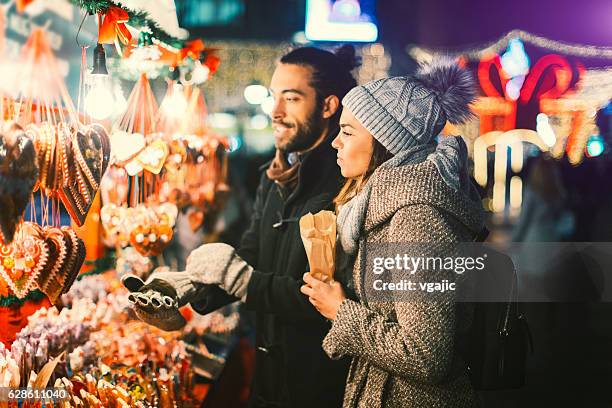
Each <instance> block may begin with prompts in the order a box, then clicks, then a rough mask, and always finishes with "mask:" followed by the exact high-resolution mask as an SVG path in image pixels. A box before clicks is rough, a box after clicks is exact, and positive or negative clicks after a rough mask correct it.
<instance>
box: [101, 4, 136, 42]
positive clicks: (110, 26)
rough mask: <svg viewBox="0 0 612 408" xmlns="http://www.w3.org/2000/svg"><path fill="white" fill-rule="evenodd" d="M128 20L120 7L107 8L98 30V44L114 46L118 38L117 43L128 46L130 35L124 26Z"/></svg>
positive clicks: (125, 12)
mask: <svg viewBox="0 0 612 408" xmlns="http://www.w3.org/2000/svg"><path fill="white" fill-rule="evenodd" d="M129 20H130V17H129V15H128V13H127V11H125V10H123V9H122V8H121V7H115V6H111V7H109V8H108V11H107V12H106V14H104V20H103V21H102V23H101V24H100V29H99V30H98V42H99V43H100V44H114V43H115V40H116V39H117V37H119V41H121V42H122V43H123V44H125V45H127V44H129V43H130V40H131V39H132V34H130V30H128V28H127V27H126V25H125V23H127V22H128V21H129Z"/></svg>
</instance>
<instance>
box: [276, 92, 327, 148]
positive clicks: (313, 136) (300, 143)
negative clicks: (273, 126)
mask: <svg viewBox="0 0 612 408" xmlns="http://www.w3.org/2000/svg"><path fill="white" fill-rule="evenodd" d="M322 112H323V108H322V106H320V105H319V104H317V106H316V107H315V110H314V111H313V112H312V114H310V116H308V118H307V119H306V121H305V122H304V123H297V124H296V125H295V127H296V132H295V135H294V136H293V138H292V139H291V140H290V141H289V142H288V143H287V144H286V145H285V146H282V147H279V150H283V151H285V152H287V153H292V152H302V151H305V150H308V149H310V148H311V147H312V146H313V145H314V144H315V143H316V142H317V141H318V140H319V139H320V138H321V136H322V135H321V134H322V133H323V130H324V128H325V123H324V121H323V118H322V117H321V113H322ZM281 123H282V122H281Z"/></svg>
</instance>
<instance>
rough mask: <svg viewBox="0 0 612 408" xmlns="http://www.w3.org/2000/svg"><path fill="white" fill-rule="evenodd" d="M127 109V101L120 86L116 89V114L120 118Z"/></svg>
mask: <svg viewBox="0 0 612 408" xmlns="http://www.w3.org/2000/svg"><path fill="white" fill-rule="evenodd" d="M126 109H127V101H126V100H125V96H124V95H123V91H122V90H121V87H120V86H116V87H115V108H114V112H113V113H114V114H115V115H116V116H119V115H121V114H123V112H125V110H126Z"/></svg>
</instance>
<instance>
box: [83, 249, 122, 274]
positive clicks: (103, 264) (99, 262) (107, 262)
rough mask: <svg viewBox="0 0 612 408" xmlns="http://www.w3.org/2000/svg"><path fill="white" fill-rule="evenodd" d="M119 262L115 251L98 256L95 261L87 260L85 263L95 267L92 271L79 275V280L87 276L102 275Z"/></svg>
mask: <svg viewBox="0 0 612 408" xmlns="http://www.w3.org/2000/svg"><path fill="white" fill-rule="evenodd" d="M116 264H117V257H116V255H115V252H114V251H113V252H111V253H110V254H109V255H107V256H105V257H103V258H98V259H96V260H93V261H85V265H87V266H93V269H92V270H90V271H87V272H85V273H82V274H80V275H79V276H78V277H77V280H81V279H83V278H84V277H86V276H92V275H100V274H102V273H104V272H107V271H109V270H111V269H113V268H114V267H115V265H116Z"/></svg>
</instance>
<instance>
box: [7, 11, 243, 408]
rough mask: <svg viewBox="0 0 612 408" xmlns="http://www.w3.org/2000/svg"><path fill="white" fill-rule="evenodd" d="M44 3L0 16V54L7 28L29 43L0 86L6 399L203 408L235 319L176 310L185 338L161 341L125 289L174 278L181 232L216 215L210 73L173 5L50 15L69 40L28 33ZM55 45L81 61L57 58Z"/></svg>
mask: <svg viewBox="0 0 612 408" xmlns="http://www.w3.org/2000/svg"><path fill="white" fill-rule="evenodd" d="M41 3H43V2H42V1H41V2H39V1H29V2H17V4H13V3H12V2H10V3H6V4H3V5H0V33H1V35H0V50H3V51H4V50H5V47H4V45H5V44H9V45H10V47H9V51H10V50H14V47H15V43H16V40H14V39H9V37H7V36H5V35H4V34H5V32H6V30H7V24H6V22H7V21H9V22H11V23H12V22H13V21H27V22H28V27H29V28H30V29H29V30H27V31H28V32H27V33H26V32H24V33H23V34H24V38H25V37H27V39H26V40H25V41H24V42H23V44H20V49H19V52H18V58H9V57H7V55H6V54H2V55H0V69H1V70H2V72H3V74H6V75H9V76H7V78H8V77H10V78H14V80H12V81H4V80H3V82H2V86H1V87H0V112H1V113H2V117H0V121H1V123H0V202H1V203H2V208H3V211H2V214H1V216H0V258H1V264H0V327H2V332H1V333H0V340H1V342H0V388H2V387H31V388H34V389H44V388H47V389H49V387H53V388H54V390H56V391H58V393H56V394H57V395H55V394H54V395H41V396H37V397H41V398H36V399H38V400H39V401H40V399H43V398H44V399H45V400H46V402H47V405H46V406H51V405H53V406H61V407H72V406H75V407H77V406H91V407H119V406H143V407H144V406H162V407H172V406H175V407H181V406H182V407H189V406H199V405H201V403H202V400H203V399H204V396H205V394H206V391H207V386H206V385H204V383H205V380H206V379H207V380H214V379H216V378H217V377H218V376H219V374H220V373H221V371H222V369H223V366H224V363H225V360H226V358H227V356H228V353H229V352H230V351H231V349H232V347H233V346H234V345H235V344H236V337H235V333H236V329H237V327H238V313H237V312H236V310H235V309H232V308H231V307H230V308H229V309H225V310H223V311H220V312H217V313H213V314H210V315H207V316H197V317H195V315H194V313H193V312H192V311H191V310H190V309H183V310H181V313H182V314H183V316H184V317H185V318H186V320H187V322H188V324H187V326H186V327H185V328H184V329H183V330H182V331H176V332H172V333H167V332H162V331H160V330H158V329H155V328H153V327H151V326H148V325H146V324H144V323H142V322H139V321H138V319H137V318H136V316H134V315H133V313H132V312H131V311H130V309H129V307H128V302H127V294H126V291H125V289H124V288H123V286H121V285H120V283H119V278H120V277H121V276H122V275H123V274H125V273H131V274H136V275H138V276H141V277H143V278H146V277H147V276H148V274H149V273H150V272H151V271H152V270H154V269H155V268H159V267H165V268H168V267H174V268H176V267H177V261H176V260H175V259H174V260H173V256H172V253H171V251H169V250H168V248H167V246H168V244H169V243H170V242H171V241H172V239H173V236H174V233H175V230H176V228H175V224H176V221H177V218H183V219H185V220H187V221H188V222H187V223H185V224H184V225H185V226H186V227H187V228H189V229H191V230H192V231H198V230H204V231H205V232H208V229H207V228H209V227H210V225H214V220H215V217H216V215H217V214H218V211H219V210H220V209H221V208H222V206H223V203H224V198H225V197H226V196H227V193H228V192H229V188H228V186H227V184H226V182H225V180H226V177H227V158H226V153H225V152H226V148H227V140H226V138H225V137H223V136H221V135H217V134H214V133H213V132H212V131H211V130H210V129H209V128H208V127H207V125H206V114H207V111H206V104H205V101H204V95H203V93H202V89H201V85H202V83H203V82H205V81H206V80H208V79H209V77H210V76H212V75H213V74H214V73H215V71H216V70H217V68H218V66H219V58H218V57H216V55H215V50H211V49H208V48H206V47H205V46H204V43H203V42H202V40H200V39H195V40H191V41H187V40H186V38H187V35H188V34H187V33H186V32H185V30H182V29H180V28H179V27H178V23H177V20H176V14H175V12H174V10H173V6H172V7H170V6H171V5H173V2H150V3H155V4H150V3H149V2H147V3H143V2H131V1H125V2H121V3H118V2H109V1H84V0H80V1H73V2H72V5H70V4H68V3H65V2H57V3H58V4H59V3H61V7H62V10H63V11H64V12H65V13H66V15H67V16H69V17H70V18H68V19H67V22H72V23H74V35H75V38H74V39H75V40H76V41H70V40H73V39H72V38H69V36H64V37H62V36H61V34H57V33H55V32H53V31H52V30H49V27H45V26H43V27H40V26H38V25H37V24H35V22H34V20H35V19H38V18H44V16H45V15H47V18H50V17H49V16H50V15H51V14H53V13H52V12H51V11H50V10H51V9H52V8H53V5H49V4H47V3H50V2H44V3H45V4H41ZM157 3H159V4H157ZM166 3H167V4H166ZM58 7H59V6H58ZM162 9H163V10H165V11H167V12H166V13H160V10H162ZM58 10H60V9H59V8H58V9H56V10H55V11H54V13H58V12H59V11H58ZM45 13H46V14H45ZM33 16H34V17H33ZM40 16H43V17H40ZM75 17H77V18H75ZM36 21H38V20H36ZM88 27H89V28H88ZM58 35H59V37H57V36H58ZM58 38H59V40H58ZM58 42H59V43H61V44H62V46H64V47H65V46H66V45H65V44H66V43H68V44H70V46H71V47H74V50H72V51H71V54H70V55H73V56H76V58H72V59H70V58H68V59H64V58H60V59H58V58H57V57H56V55H55V54H56V52H57V51H58V49H60V47H59V46H58ZM11 52H12V51H11ZM66 61H77V63H76V64H72V65H71V64H70V63H68V64H66ZM79 62H80V64H79ZM66 68H67V71H68V72H66ZM66 74H68V75H66ZM66 79H69V80H72V81H71V82H73V83H76V84H78V85H77V86H74V85H73V84H72V85H71V86H67V84H66ZM75 79H76V81H74V80H75ZM152 80H155V82H156V84H155V85H156V86H152V84H151V81H152ZM164 82H165V85H166V86H165V87H166V93H165V95H164V96H163V98H161V99H160V100H161V103H158V99H157V97H156V95H155V91H154V88H156V87H157V88H161V87H160V86H159V85H160V84H163V83H164ZM125 84H132V86H133V88H132V90H131V92H130V94H129V96H128V97H127V98H125V97H124V95H123V91H122V89H121V86H122V85H124V86H125ZM162 86H163V85H162ZM29 397H32V396H26V398H25V399H27V398H29ZM19 399H20V398H19V396H12V397H9V396H7V397H6V398H2V399H1V400H0V406H17V405H16V404H17V400H19ZM21 399H24V396H21ZM3 401H4V402H3ZM6 401H14V403H13V402H8V403H7V402H6ZM49 404H51V405H49ZM32 406H34V405H32Z"/></svg>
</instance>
